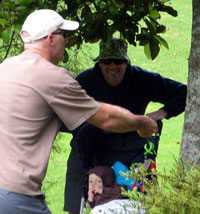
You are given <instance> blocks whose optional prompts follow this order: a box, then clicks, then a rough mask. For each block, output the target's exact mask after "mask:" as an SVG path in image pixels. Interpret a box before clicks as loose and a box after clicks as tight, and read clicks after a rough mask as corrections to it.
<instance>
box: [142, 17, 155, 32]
mask: <svg viewBox="0 0 200 214" xmlns="http://www.w3.org/2000/svg"><path fill="white" fill-rule="evenodd" d="M144 21H145V23H146V25H147V27H148V29H149V30H150V32H151V33H153V34H155V33H156V25H152V23H151V22H149V21H148V20H147V19H144Z"/></svg>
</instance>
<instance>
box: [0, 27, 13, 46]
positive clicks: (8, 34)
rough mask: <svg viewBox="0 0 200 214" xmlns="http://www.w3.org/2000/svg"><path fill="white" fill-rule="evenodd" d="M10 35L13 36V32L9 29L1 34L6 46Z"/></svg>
mask: <svg viewBox="0 0 200 214" xmlns="http://www.w3.org/2000/svg"><path fill="white" fill-rule="evenodd" d="M12 34H13V31H12V29H11V28H7V29H5V30H4V31H3V32H2V38H3V41H4V42H5V43H6V44H9V43H10V40H11V38H12Z"/></svg>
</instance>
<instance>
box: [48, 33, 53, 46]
mask: <svg viewBox="0 0 200 214" xmlns="http://www.w3.org/2000/svg"><path fill="white" fill-rule="evenodd" d="M47 42H48V43H49V45H51V46H53V44H54V37H53V35H52V34H49V35H48V37H47Z"/></svg>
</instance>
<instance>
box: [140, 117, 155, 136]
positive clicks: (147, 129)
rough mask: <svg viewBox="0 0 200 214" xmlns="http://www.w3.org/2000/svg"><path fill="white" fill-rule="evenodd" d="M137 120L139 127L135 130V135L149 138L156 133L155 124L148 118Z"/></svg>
mask: <svg viewBox="0 0 200 214" xmlns="http://www.w3.org/2000/svg"><path fill="white" fill-rule="evenodd" d="M138 120H139V123H138V124H139V127H138V129H137V133H138V134H139V135H140V136H141V137H145V138H146V137H150V136H152V134H153V133H156V132H157V131H158V126H157V123H156V122H155V121H154V120H153V119H151V118H150V117H148V116H144V117H140V118H138Z"/></svg>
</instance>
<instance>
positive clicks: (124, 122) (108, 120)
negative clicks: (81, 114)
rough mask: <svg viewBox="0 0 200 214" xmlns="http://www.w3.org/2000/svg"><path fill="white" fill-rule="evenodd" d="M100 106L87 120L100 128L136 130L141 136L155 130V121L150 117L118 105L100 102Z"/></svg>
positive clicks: (149, 134)
mask: <svg viewBox="0 0 200 214" xmlns="http://www.w3.org/2000/svg"><path fill="white" fill-rule="evenodd" d="M101 105H102V106H101V108H100V109H99V111H98V112H96V113H95V114H94V115H93V116H91V117H90V118H89V119H88V120H87V121H88V122H89V123H91V124H93V125H95V126H97V127H99V128H101V129H105V130H110V131H114V132H129V131H137V132H138V134H139V135H140V136H141V137H149V136H151V135H152V134H153V133H155V132H157V123H156V122H155V121H153V120H152V119H151V118H150V117H148V116H144V115H135V114H132V113H131V112H130V111H128V110H127V109H124V108H122V107H119V106H115V105H110V104H106V103H101Z"/></svg>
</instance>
